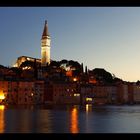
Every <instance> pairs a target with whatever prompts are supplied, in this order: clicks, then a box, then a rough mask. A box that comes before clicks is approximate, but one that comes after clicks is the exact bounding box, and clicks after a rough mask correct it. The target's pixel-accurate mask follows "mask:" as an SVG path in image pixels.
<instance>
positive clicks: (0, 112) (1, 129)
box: [0, 105, 5, 133]
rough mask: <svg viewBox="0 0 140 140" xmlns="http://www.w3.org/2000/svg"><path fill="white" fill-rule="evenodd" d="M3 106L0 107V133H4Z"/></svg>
mask: <svg viewBox="0 0 140 140" xmlns="http://www.w3.org/2000/svg"><path fill="white" fill-rule="evenodd" d="M4 108H5V106H4V105H0V133H4V126H5V124H4Z"/></svg>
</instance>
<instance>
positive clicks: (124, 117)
mask: <svg viewBox="0 0 140 140" xmlns="http://www.w3.org/2000/svg"><path fill="white" fill-rule="evenodd" d="M139 128H140V106H138V105H136V106H92V105H90V104H88V105H85V106H77V105H74V106H55V107H48V106H47V107H46V106H36V107H34V106H32V107H31V106H28V107H23V106H22V107H4V106H1V105H0V133H140V129H139Z"/></svg>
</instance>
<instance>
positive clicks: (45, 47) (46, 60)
mask: <svg viewBox="0 0 140 140" xmlns="http://www.w3.org/2000/svg"><path fill="white" fill-rule="evenodd" d="M50 42H51V38H50V35H49V32H48V25H47V21H45V25H44V30H43V34H42V38H41V66H46V65H49V64H50Z"/></svg>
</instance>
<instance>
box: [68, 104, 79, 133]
mask: <svg viewBox="0 0 140 140" xmlns="http://www.w3.org/2000/svg"><path fill="white" fill-rule="evenodd" d="M70 130H71V133H78V132H79V128H78V109H77V108H76V107H74V108H72V110H71V125H70Z"/></svg>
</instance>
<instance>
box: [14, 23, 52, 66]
mask: <svg viewBox="0 0 140 140" xmlns="http://www.w3.org/2000/svg"><path fill="white" fill-rule="evenodd" d="M50 43H51V38H50V35H49V31H48V24H47V21H45V25H44V30H43V33H42V38H41V59H37V58H32V57H29V56H20V57H18V58H17V60H16V63H15V64H14V65H13V66H14V67H20V65H21V64H22V63H23V62H25V61H31V62H34V61H36V62H39V63H41V66H42V67H44V66H47V65H49V64H50V48H51V46H50Z"/></svg>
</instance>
